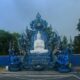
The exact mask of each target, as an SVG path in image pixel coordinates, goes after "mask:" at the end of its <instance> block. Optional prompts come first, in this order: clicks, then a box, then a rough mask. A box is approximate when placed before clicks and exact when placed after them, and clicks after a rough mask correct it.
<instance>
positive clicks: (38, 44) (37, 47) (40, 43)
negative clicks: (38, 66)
mask: <svg viewBox="0 0 80 80" xmlns="http://www.w3.org/2000/svg"><path fill="white" fill-rule="evenodd" d="M47 52H48V50H47V49H45V43H44V40H42V39H41V34H40V32H39V31H38V33H37V38H36V40H35V41H34V50H30V53H38V54H41V53H47Z"/></svg>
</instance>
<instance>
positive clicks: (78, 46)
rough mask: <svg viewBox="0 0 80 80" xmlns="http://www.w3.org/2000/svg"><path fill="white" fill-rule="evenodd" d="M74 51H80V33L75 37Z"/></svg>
mask: <svg viewBox="0 0 80 80" xmlns="http://www.w3.org/2000/svg"><path fill="white" fill-rule="evenodd" d="M74 52H75V53H80V35H78V36H75V38H74Z"/></svg>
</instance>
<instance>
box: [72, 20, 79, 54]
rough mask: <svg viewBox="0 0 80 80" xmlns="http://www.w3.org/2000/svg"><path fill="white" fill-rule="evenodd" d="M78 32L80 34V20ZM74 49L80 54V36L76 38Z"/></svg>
mask: <svg viewBox="0 0 80 80" xmlns="http://www.w3.org/2000/svg"><path fill="white" fill-rule="evenodd" d="M77 30H78V31H79V32H80V19H79V22H78V24H77ZM73 48H74V52H75V53H80V34H78V36H75V37H74V44H73Z"/></svg>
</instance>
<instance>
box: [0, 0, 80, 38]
mask: <svg viewBox="0 0 80 80" xmlns="http://www.w3.org/2000/svg"><path fill="white" fill-rule="evenodd" d="M37 12H39V13H40V14H41V16H42V18H43V19H44V20H46V21H47V22H48V24H49V25H50V24H51V25H52V27H53V30H56V31H57V32H58V33H59V35H61V36H63V35H66V36H67V37H68V38H69V37H70V36H72V37H74V36H75V35H77V34H78V31H77V30H76V27H77V23H78V19H79V18H80V0H0V29H4V30H7V31H10V32H20V33H22V32H24V30H25V28H26V26H28V27H29V26H30V25H29V24H30V22H31V21H32V20H34V19H35V16H36V14H37Z"/></svg>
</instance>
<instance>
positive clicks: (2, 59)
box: [0, 56, 10, 66]
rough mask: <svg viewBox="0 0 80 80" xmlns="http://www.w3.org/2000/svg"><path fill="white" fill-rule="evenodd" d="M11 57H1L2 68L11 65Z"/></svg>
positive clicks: (0, 64)
mask: <svg viewBox="0 0 80 80" xmlns="http://www.w3.org/2000/svg"><path fill="white" fill-rule="evenodd" d="M9 63H10V61H9V56H0V66H6V65H9Z"/></svg>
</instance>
